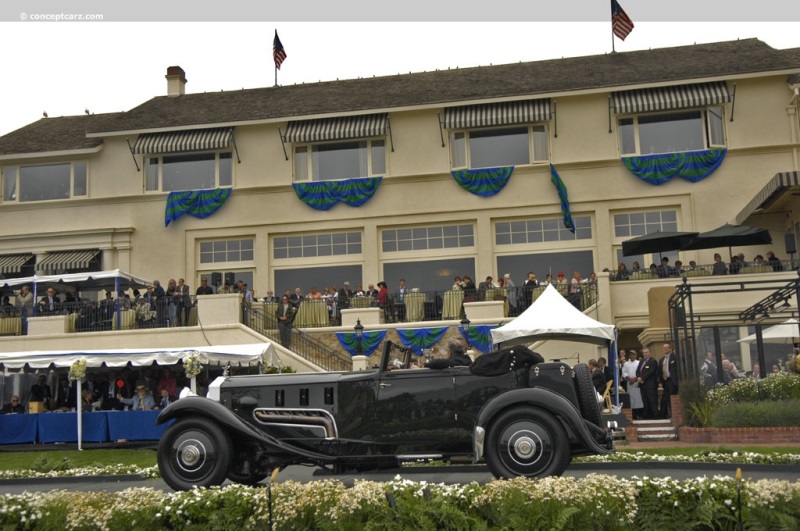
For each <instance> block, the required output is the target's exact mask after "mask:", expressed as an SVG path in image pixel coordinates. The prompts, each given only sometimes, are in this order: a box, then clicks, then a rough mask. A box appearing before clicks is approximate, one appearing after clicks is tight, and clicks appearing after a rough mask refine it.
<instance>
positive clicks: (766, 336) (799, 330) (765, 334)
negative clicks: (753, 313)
mask: <svg viewBox="0 0 800 531" xmlns="http://www.w3.org/2000/svg"><path fill="white" fill-rule="evenodd" d="M761 337H762V339H763V340H764V342H765V343H785V344H789V343H796V342H798V341H800V327H798V321H797V319H787V320H786V321H784V322H782V323H781V324H777V325H775V326H770V327H769V328H766V329H764V330H762V331H761ZM738 342H739V343H755V342H756V335H755V334H750V335H749V336H747V337H745V338H743V339H740V340H739V341H738Z"/></svg>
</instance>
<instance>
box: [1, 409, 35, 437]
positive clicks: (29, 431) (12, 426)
mask: <svg viewBox="0 0 800 531" xmlns="http://www.w3.org/2000/svg"><path fill="white" fill-rule="evenodd" d="M37 416H38V415H28V414H19V415H0V444H22V443H35V442H36V435H37V434H38V432H39V431H38V423H37V421H36V417H37Z"/></svg>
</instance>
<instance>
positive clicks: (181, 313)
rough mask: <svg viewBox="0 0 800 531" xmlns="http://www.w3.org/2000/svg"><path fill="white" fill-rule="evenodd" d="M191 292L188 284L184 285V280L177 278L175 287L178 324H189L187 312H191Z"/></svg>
mask: <svg viewBox="0 0 800 531" xmlns="http://www.w3.org/2000/svg"><path fill="white" fill-rule="evenodd" d="M191 293H192V291H191V289H189V286H188V285H186V281H185V280H183V279H182V278H179V279H178V285H177V286H176V287H175V297H176V300H177V317H178V326H189V314H191V313H192V297H191Z"/></svg>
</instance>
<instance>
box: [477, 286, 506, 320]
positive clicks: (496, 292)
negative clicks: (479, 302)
mask: <svg viewBox="0 0 800 531" xmlns="http://www.w3.org/2000/svg"><path fill="white" fill-rule="evenodd" d="M483 300H485V301H498V300H502V301H503V315H504V316H505V317H508V290H507V289H506V288H489V289H487V290H486V291H485V292H484V294H483Z"/></svg>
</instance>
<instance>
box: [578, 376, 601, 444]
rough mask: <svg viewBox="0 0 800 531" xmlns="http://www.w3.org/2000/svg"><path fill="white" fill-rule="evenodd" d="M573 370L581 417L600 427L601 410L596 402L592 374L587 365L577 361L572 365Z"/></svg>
mask: <svg viewBox="0 0 800 531" xmlns="http://www.w3.org/2000/svg"><path fill="white" fill-rule="evenodd" d="M573 370H574V371H575V391H576V392H577V393H578V402H579V403H580V406H581V413H582V414H583V418H585V419H586V420H588V421H589V422H591V423H592V424H595V425H596V426H600V427H601V428H602V427H603V412H602V411H601V410H600V404H599V403H598V402H597V391H596V390H595V388H594V385H592V375H591V373H590V372H589V367H588V366H587V365H584V364H583V363H579V364H578V365H575V367H573Z"/></svg>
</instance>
